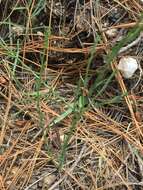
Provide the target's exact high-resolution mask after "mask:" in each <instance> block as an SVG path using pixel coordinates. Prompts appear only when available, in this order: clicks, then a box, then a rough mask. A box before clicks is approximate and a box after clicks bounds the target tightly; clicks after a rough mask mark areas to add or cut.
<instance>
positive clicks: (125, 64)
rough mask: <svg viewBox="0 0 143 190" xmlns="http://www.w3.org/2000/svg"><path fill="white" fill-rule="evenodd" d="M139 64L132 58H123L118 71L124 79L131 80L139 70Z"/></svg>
mask: <svg viewBox="0 0 143 190" xmlns="http://www.w3.org/2000/svg"><path fill="white" fill-rule="evenodd" d="M138 67H139V66H138V62H137V60H136V59H135V58H132V57H129V56H128V57H122V58H121V59H120V61H119V64H118V66H117V68H118V70H119V71H121V73H122V75H123V77H124V78H127V79H128V78H131V77H132V76H133V74H134V73H135V72H136V70H137V69H138Z"/></svg>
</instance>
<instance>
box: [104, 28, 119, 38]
mask: <svg viewBox="0 0 143 190" xmlns="http://www.w3.org/2000/svg"><path fill="white" fill-rule="evenodd" d="M105 33H106V35H107V36H108V37H109V38H114V37H115V36H116V35H117V29H116V28H111V29H109V30H107V31H106V32H105Z"/></svg>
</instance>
